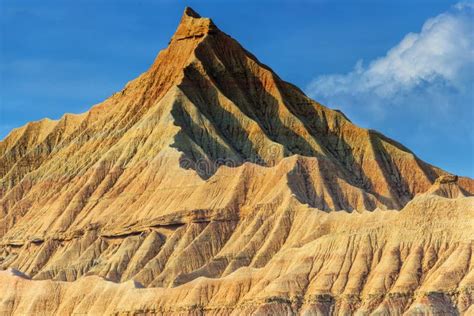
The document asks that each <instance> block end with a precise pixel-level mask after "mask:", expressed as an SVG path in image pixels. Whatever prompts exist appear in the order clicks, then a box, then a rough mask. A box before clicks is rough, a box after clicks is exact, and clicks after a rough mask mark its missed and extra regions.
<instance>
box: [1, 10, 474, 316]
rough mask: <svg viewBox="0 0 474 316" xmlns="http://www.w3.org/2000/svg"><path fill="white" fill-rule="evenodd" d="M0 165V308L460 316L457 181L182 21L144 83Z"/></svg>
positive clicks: (463, 273) (187, 17)
mask: <svg viewBox="0 0 474 316" xmlns="http://www.w3.org/2000/svg"><path fill="white" fill-rule="evenodd" d="M0 157H1V158H0V179H1V180H0V182H1V186H0V269H2V270H3V271H0V280H1V281H0V312H1V313H2V314H6V315H10V314H58V315H66V314H73V313H89V314H101V315H102V314H127V313H129V314H132V313H137V314H140V313H142V314H193V315H200V314H203V313H206V314H235V315H241V314H256V315H261V314H285V315H286V314H301V315H313V314H316V315H329V314H340V315H345V314H351V313H354V312H356V311H357V312H359V313H361V314H370V313H374V314H377V315H387V314H402V313H407V314H416V315H420V314H430V313H431V314H436V313H438V314H443V313H444V314H451V313H454V314H456V313H461V314H463V313H464V314H466V315H468V314H469V313H474V307H472V302H474V294H473V289H474V256H472V252H473V250H474V243H473V240H474V233H473V232H474V216H473V214H474V197H472V194H473V193H474V180H472V179H470V178H464V177H458V176H455V175H450V174H449V173H447V172H445V171H443V170H441V169H440V168H437V167H434V166H432V165H430V164H428V163H426V162H423V161H422V160H420V159H419V158H418V157H417V156H416V155H415V154H414V153H412V152H411V151H410V150H408V149H407V148H405V147H404V146H403V145H401V144H399V143H397V142H396V141H394V140H391V139H389V138H388V137H385V136H384V135H382V134H380V133H378V132H376V131H373V130H367V129H363V128H360V127H357V126H356V125H354V124H353V123H352V122H351V121H350V120H349V119H348V118H347V117H346V116H345V115H344V114H343V113H342V112H340V111H337V110H331V109H329V108H327V107H325V106H323V105H321V104H319V103H317V102H315V101H313V100H311V99H310V98H308V97H307V96H306V95H305V94H304V93H303V92H302V91H301V90H300V89H298V88H297V87H295V86H294V85H292V84H290V83H287V82H285V81H283V80H282V79H280V78H279V77H278V76H277V75H276V74H275V73H274V72H273V71H272V70H271V69H270V68H269V67H267V66H265V65H264V64H262V63H261V62H260V61H258V60H257V58H256V57H255V56H253V55H252V54H251V53H249V52H248V51H246V50H245V49H244V48H243V47H242V46H241V45H240V44H239V43H238V42H237V41H235V40H234V39H232V38H231V37H230V36H229V35H227V34H225V33H224V32H222V31H220V30H219V29H218V28H217V26H216V25H215V24H214V23H213V22H212V21H211V20H210V19H207V18H201V17H200V16H199V15H198V14H197V13H196V12H194V11H193V10H192V9H190V8H186V10H185V11H184V14H183V17H182V19H181V22H180V24H179V26H178V28H177V30H176V33H175V34H174V35H173V37H172V38H171V41H170V43H169V46H168V47H167V48H166V49H165V50H163V51H161V52H160V53H159V54H158V56H157V58H156V59H155V61H154V63H153V64H152V65H151V67H150V69H149V70H148V71H146V72H145V73H143V74H142V75H140V76H139V77H138V78H137V79H135V80H133V81H131V82H129V83H128V84H127V85H126V86H125V88H124V89H123V90H122V91H120V92H118V93H116V94H114V95H112V96H111V97H110V98H108V99H107V100H105V101H104V102H103V103H100V104H98V105H95V106H93V107H92V108H91V109H90V111H88V112H86V113H84V114H79V115H74V114H66V115H64V116H63V117H62V118H61V119H59V120H57V121H53V120H48V119H45V120H42V121H38V122H32V123H29V124H27V125H26V126H24V127H21V128H18V129H15V130H13V131H12V132H11V133H10V134H9V135H8V136H7V137H6V138H5V139H4V140H3V141H1V142H0Z"/></svg>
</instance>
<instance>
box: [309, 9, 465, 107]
mask: <svg viewBox="0 0 474 316" xmlns="http://www.w3.org/2000/svg"><path fill="white" fill-rule="evenodd" d="M473 21H474V4H473V3H472V2H462V3H458V4H457V5H455V6H454V7H453V8H452V9H450V10H449V11H447V12H445V13H443V14H440V15H438V16H436V17H434V18H431V19H429V20H427V21H426V22H425V23H424V25H423V28H422V30H421V31H420V32H419V33H409V34H407V35H406V36H405V37H404V38H403V39H402V40H401V41H400V43H398V44H397V45H396V46H395V47H393V48H392V49H390V50H389V51H388V52H387V54H386V55H385V56H383V57H381V58H378V59H375V60H374V61H372V62H370V63H369V64H368V65H367V66H364V65H363V62H362V61H359V62H358V63H357V64H356V65H355V67H354V69H353V70H352V71H351V72H349V73H347V74H331V75H324V76H319V77H318V78H316V79H315V80H313V81H312V82H311V83H310V84H309V86H308V88H307V92H308V94H309V95H311V96H312V97H314V98H315V99H316V100H321V101H323V102H326V103H328V105H329V106H334V105H337V106H342V107H343V108H346V107H348V106H350V105H349V103H350V102H355V103H356V104H357V103H359V104H360V103H364V104H366V105H368V106H369V107H371V108H372V110H374V109H375V110H378V111H381V112H383V111H384V106H385V105H394V104H397V103H400V104H401V103H402V102H397V100H398V101H400V100H401V99H404V100H406V98H407V97H408V98H410V99H411V98H412V97H413V96H415V97H416V96H418V97H421V96H423V98H425V99H430V98H439V97H443V98H445V97H446V96H447V95H449V94H453V93H469V91H470V90H471V89H472V88H473V87H472V82H473V79H474V34H473V32H474V22H473ZM415 94H416V95H415ZM438 103H440V106H441V107H443V106H447V105H449V100H448V101H447V102H446V100H445V101H443V102H438Z"/></svg>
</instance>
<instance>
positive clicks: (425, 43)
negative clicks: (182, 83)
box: [0, 0, 474, 177]
mask: <svg viewBox="0 0 474 316" xmlns="http://www.w3.org/2000/svg"><path fill="white" fill-rule="evenodd" d="M186 5H189V6H191V7H193V8H194V9H195V10H196V11H198V12H199V13H200V14H201V15H203V16H207V17H211V18H212V19H213V20H214V22H215V23H216V24H217V25H218V26H219V27H220V28H221V29H222V30H223V31H225V32H226V33H228V34H230V35H231V36H232V37H234V38H236V39H237V40H238V41H239V42H240V43H241V44H242V45H243V46H244V47H246V48H247V49H248V50H249V51H251V52H252V53H254V54H255V55H256V56H257V57H258V58H259V59H260V60H261V61H262V62H263V63H265V64H267V65H269V66H270V67H272V68H273V69H274V70H275V71H276V72H277V73H278V74H279V75H280V77H282V78H283V79H284V80H287V81H290V82H292V83H294V84H296V85H298V86H299V87H301V88H302V89H303V90H305V91H306V92H307V93H308V94H309V95H310V96H312V97H313V98H314V99H316V100H318V101H320V102H322V103H324V104H326V105H328V106H329V107H332V108H339V109H341V110H343V111H344V112H345V113H346V114H347V115H348V116H349V117H350V118H351V119H352V121H353V122H355V123H357V124H358V125H361V126H363V127H367V128H373V129H377V130H379V131H381V132H383V133H384V134H386V135H387V136H389V137H392V138H394V139H396V140H398V141H400V142H401V143H403V144H404V145H406V146H407V147H409V148H411V149H412V150H413V151H414V152H415V153H416V154H417V155H418V156H419V157H420V158H422V159H423V160H426V161H428V162H430V163H432V164H434V165H436V166H439V167H441V168H443V169H446V170H447V171H450V172H453V173H456V174H460V175H468V176H471V177H474V165H473V161H474V131H473V129H474V128H473V122H474V113H473V108H474V94H473V93H474V92H473V90H474V87H473V82H474V75H473V74H474V44H473V41H474V26H473V25H474V24H473V23H474V22H473V20H474V8H473V2H460V3H459V2H457V1H413V0H412V1H357V2H356V1H348V0H346V1H329V0H328V1H325V0H315V1H310V0H307V1H298V0H294V1H250V0H249V1H171V0H168V1H151V0H134V1H131V0H130V1H121V0H116V1H105V0H95V1H92V0H77V1H52V0H43V1H34V0H30V1H28V0H25V1H18V0H1V1H0V31H1V33H0V34H1V37H0V40H1V42H0V138H3V137H5V136H6V135H7V134H8V132H9V131H10V130H11V129H12V128H15V127H18V126H21V125H23V124H25V123H27V122H28V121H31V120H38V119H41V118H43V117H49V118H54V119H56V118H59V117H61V116H62V114H64V113H65V112H70V113H79V112H84V111H86V110H87V109H89V108H90V107H91V106H92V105H93V104H96V103H99V102H101V101H103V100H104V99H105V98H107V97H108V96H110V95H111V94H113V92H115V91H118V90H120V89H121V88H122V87H123V86H124V84H125V83H126V82H128V81H130V80H131V79H133V78H135V77H136V76H137V75H139V74H140V73H141V72H143V71H145V70H146V69H147V68H148V67H149V65H150V64H151V63H152V62H153V59H154V58H155V56H156V54H157V53H158V51H159V50H161V49H163V48H164V47H166V45H167V43H168V41H169V39H170V37H171V35H172V34H173V32H174V30H175V28H176V26H177V24H178V22H179V19H180V17H181V14H182V11H183V9H184V6H186Z"/></svg>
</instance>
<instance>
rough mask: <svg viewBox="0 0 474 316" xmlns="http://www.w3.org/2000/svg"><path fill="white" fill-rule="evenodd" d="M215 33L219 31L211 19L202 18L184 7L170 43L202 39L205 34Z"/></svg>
mask: <svg viewBox="0 0 474 316" xmlns="http://www.w3.org/2000/svg"><path fill="white" fill-rule="evenodd" d="M217 31H219V29H218V28H217V26H216V25H215V24H214V22H212V20H211V19H209V18H202V17H201V16H200V15H199V14H198V13H197V12H196V11H194V10H193V9H191V8H190V7H186V9H184V13H183V16H182V18H181V22H180V23H179V26H178V28H177V29H176V32H175V33H174V35H173V37H172V39H171V41H180V40H184V39H187V38H197V37H202V36H204V35H206V34H212V33H216V32H217Z"/></svg>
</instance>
